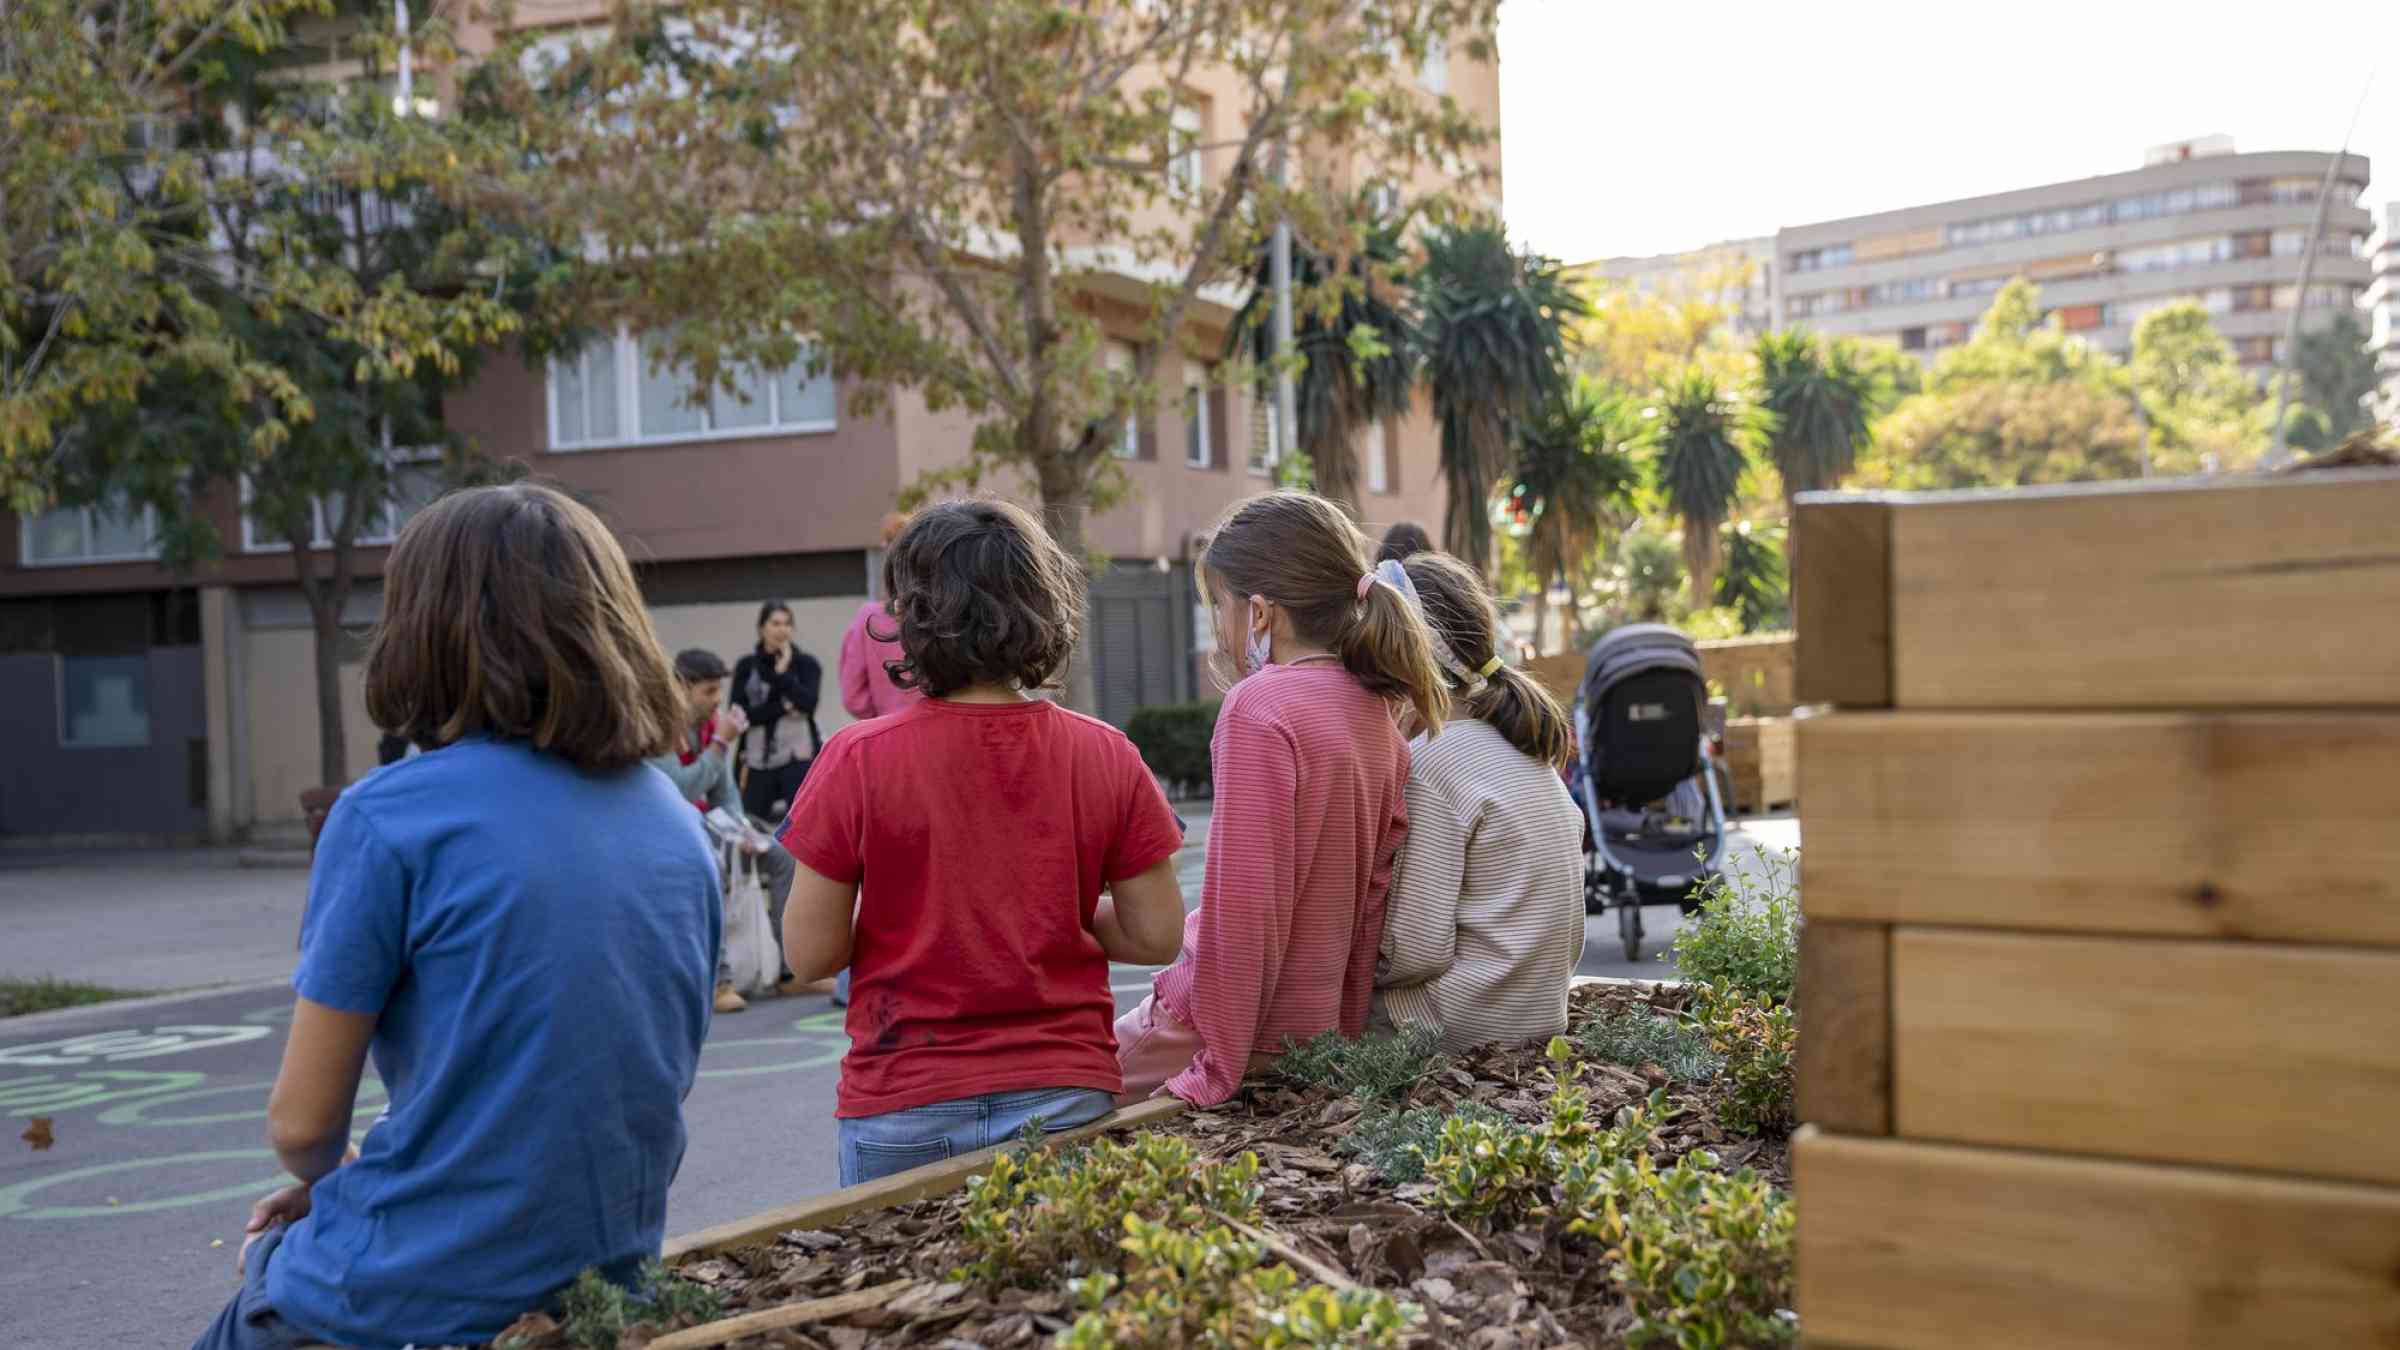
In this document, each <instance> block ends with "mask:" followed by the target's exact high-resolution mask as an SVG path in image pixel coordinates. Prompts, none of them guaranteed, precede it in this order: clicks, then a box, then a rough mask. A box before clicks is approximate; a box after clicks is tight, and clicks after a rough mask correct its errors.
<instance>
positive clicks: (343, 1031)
mask: <svg viewBox="0 0 2400 1350" xmlns="http://www.w3.org/2000/svg"><path fill="white" fill-rule="evenodd" d="M374 1034H375V1014H373V1013H350V1012H341V1011H339V1010H337V1009H334V1008H328V1007H326V1006H325V1005H324V1004H322V1003H312V1002H310V1001H309V1000H307V999H305V998H303V999H300V1000H299V1001H298V1002H297V1003H296V1004H294V1006H293V1008H292V1034H291V1039H290V1040H288V1041H286V1042H285V1043H284V1047H283V1067H282V1068H281V1069H280V1070H279V1071H277V1073H276V1075H275V1089H274V1091H273V1092H271V1093H270V1094H268V1096H267V1137H268V1140H269V1142H271V1143H272V1144H273V1145H274V1146H275V1156H276V1157H277V1158H278V1159H279V1160H281V1161H282V1163H283V1167H284V1170H285V1171H287V1172H290V1173H291V1174H292V1175H293V1176H295V1177H298V1178H299V1179H300V1181H301V1183H302V1184H303V1185H306V1184H308V1183H310V1182H313V1181H315V1180H316V1179H317V1178H319V1177H321V1176H324V1175H325V1174H326V1173H327V1172H330V1171H332V1170H333V1169H334V1168H335V1167H337V1166H339V1165H340V1164H341V1161H342V1153H343V1151H344V1150H345V1149H347V1148H348V1147H349V1146H350V1108H351V1106H352V1104H353V1103H355V1102H356V1101H357V1100H358V1080H359V1077H360V1075H361V1074H362V1073H364V1072H365V1069H366V1064H367V1042H368V1040H370V1039H371V1038H372V1037H373V1036H374Z"/></svg>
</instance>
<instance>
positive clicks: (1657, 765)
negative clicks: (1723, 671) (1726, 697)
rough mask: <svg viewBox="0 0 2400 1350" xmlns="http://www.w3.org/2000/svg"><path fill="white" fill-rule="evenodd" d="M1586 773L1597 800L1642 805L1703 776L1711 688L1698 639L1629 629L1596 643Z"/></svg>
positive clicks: (1665, 630) (1589, 678)
mask: <svg viewBox="0 0 2400 1350" xmlns="http://www.w3.org/2000/svg"><path fill="white" fill-rule="evenodd" d="M1582 693H1583V709H1584V714H1583V730H1584V731H1585V739H1584V744H1583V765H1584V774H1585V777H1586V782H1587V785H1588V787H1589V789H1590V791H1591V792H1592V793H1593V794H1594V798H1595V800H1596V801H1613V802H1617V803H1621V804H1623V805H1627V806H1637V807H1638V806H1641V805H1643V804H1646V803H1648V802H1652V801H1656V800H1658V799H1659V798H1661V797H1664V796H1666V795H1667V794H1668V793H1669V792H1671V791H1673V790H1674V788H1675V786H1676V785H1677V784H1679V783H1681V782H1683V781H1684V780H1686V779H1688V778H1690V777H1691V776H1692V775H1694V774H1696V773H1698V772H1699V771H1700V750H1699V744H1700V724H1701V710H1702V708H1703V707H1704V705H1706V703H1707V702H1708V682H1707V680H1706V679H1705V678H1704V677H1703V676H1702V674H1701V668H1700V651H1699V649H1698V648H1696V647H1694V646H1693V645H1692V640H1691V639H1690V638H1688V637H1686V636H1684V634H1683V633H1682V632H1681V631H1680V630H1678V629H1674V628H1669V627H1667V626H1666V625H1665V624H1655V623H1643V624H1629V625H1627V626H1626V627H1623V628H1618V629H1614V630H1611V631H1610V632H1609V633H1608V634H1607V635H1606V636H1604V637H1602V638H1601V639H1600V640H1599V641H1598V642H1596V643H1594V644H1592V656H1591V661H1590V663H1589V664H1588V665H1586V666H1585V668H1584V675H1583V691H1582Z"/></svg>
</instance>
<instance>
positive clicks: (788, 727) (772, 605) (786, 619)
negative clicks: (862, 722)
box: [733, 600, 824, 826]
mask: <svg viewBox="0 0 2400 1350" xmlns="http://www.w3.org/2000/svg"><path fill="white" fill-rule="evenodd" d="M823 679H824V671H823V670H822V669H821V668H820V667H819V666H818V665H817V661H816V658H815V657H813V656H810V655H809V654H808V653H806V652H804V651H802V650H800V648H799V647H798V646H797V645H795V644H794V643H793V642H792V607H791V606H790V605H787V604H785V603H783V602H782V601H781V600H769V601H768V602H766V603H765V604H763V605H760V606H759V607H758V646H757V648H756V649H755V650H753V651H752V652H751V653H750V654H749V655H748V656H745V657H743V658H742V659H741V660H740V661H738V662H736V663H735V664H734V667H733V702H734V704H735V706H737V707H739V708H740V709H741V710H742V713H743V715H744V716H746V717H748V718H749V719H750V729H749V730H748V731H745V732H743V733H742V809H743V810H744V811H747V812H748V813H750V814H751V815H753V816H756V817H758V818H759V819H760V820H763V821H766V822H768V824H769V825H771V826H781V825H782V824H783V817H784V813H785V812H787V811H789V810H791V807H792V798H793V797H795V796H797V795H799V792H800V784H801V781H802V780H803V779H805V778H807V777H808V766H809V763H810V762H811V761H812V760H814V759H815V758H816V755H817V747H818V746H819V745H820V744H821V743H822V742H821V740H820V738H819V737H818V735H817V686H818V685H819V684H820V683H821V682H822V681H823Z"/></svg>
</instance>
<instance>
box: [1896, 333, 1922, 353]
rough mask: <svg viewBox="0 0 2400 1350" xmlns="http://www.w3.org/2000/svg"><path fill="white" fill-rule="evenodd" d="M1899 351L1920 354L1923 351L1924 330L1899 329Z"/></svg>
mask: <svg viewBox="0 0 2400 1350" xmlns="http://www.w3.org/2000/svg"><path fill="white" fill-rule="evenodd" d="M1900 350H1902V351H1904V352H1921V351H1923V350H1925V330H1924V329H1922V328H1903V329H1901V330H1900Z"/></svg>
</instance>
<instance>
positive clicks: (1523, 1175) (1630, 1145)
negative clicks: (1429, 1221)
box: [1425, 1036, 1669, 1227]
mask: <svg viewBox="0 0 2400 1350" xmlns="http://www.w3.org/2000/svg"><path fill="white" fill-rule="evenodd" d="M1549 1054H1550V1064H1551V1067H1550V1068H1549V1069H1547V1070H1545V1071H1544V1072H1545V1075H1546V1076H1547V1077H1548V1078H1549V1080H1550V1118H1549V1119H1548V1120H1547V1121H1544V1122H1543V1123H1542V1124H1541V1125H1539V1126H1537V1127H1531V1128H1529V1127H1527V1126H1523V1125H1519V1124H1517V1123H1516V1122H1515V1121H1512V1120H1506V1119H1502V1120H1498V1121H1488V1120H1480V1121H1479V1120H1469V1119H1464V1118H1453V1119H1450V1120H1446V1121H1444V1122H1442V1132H1441V1138H1440V1141H1439V1144H1438V1146H1437V1148H1436V1150H1435V1152H1434V1153H1433V1154H1432V1156H1430V1157H1429V1158H1427V1160H1426V1163H1425V1179H1426V1180H1427V1181H1429V1182H1431V1183H1433V1187H1434V1193H1433V1203H1434V1205H1435V1206H1436V1207H1438V1208H1440V1209H1441V1210H1443V1211H1444V1212H1446V1213H1448V1214H1450V1215H1452V1216H1454V1217H1457V1218H1462V1219H1472V1220H1476V1221H1478V1222H1488V1223H1490V1224H1491V1225H1492V1226H1494V1227H1506V1226H1509V1225H1513V1224H1515V1223H1518V1222H1521V1221H1523V1220H1526V1219H1534V1218H1542V1217H1545V1216H1547V1215H1549V1214H1550V1213H1551V1205H1550V1197H1551V1195H1552V1193H1553V1191H1554V1189H1555V1187H1556V1185H1557V1183H1558V1179H1559V1178H1560V1177H1561V1176H1563V1175H1565V1174H1566V1173H1567V1172H1568V1171H1569V1170H1570V1169H1573V1168H1578V1167H1581V1168H1585V1169H1605V1168H1607V1167H1608V1166H1610V1165H1613V1164H1614V1163H1616V1162H1618V1161H1621V1160H1623V1159H1626V1158H1632V1157H1640V1156H1643V1155H1645V1154H1647V1153H1648V1152H1649V1151H1650V1150H1651V1149H1653V1148H1655V1147H1657V1146H1658V1132H1659V1129H1660V1127H1661V1126H1663V1125H1665V1124H1666V1121H1667V1116H1668V1114H1669V1113H1668V1110H1667V1104H1666V1094H1665V1093H1663V1092H1654V1093H1652V1094H1650V1099H1649V1100H1648V1101H1646V1102H1644V1103H1643V1104H1642V1105H1640V1106H1629V1107H1626V1108H1625V1109H1624V1110H1621V1111H1619V1112H1618V1113H1617V1116H1616V1120H1615V1122H1614V1123H1613V1124H1611V1125H1609V1126H1608V1127H1607V1128H1602V1127H1601V1126H1598V1125H1596V1124H1594V1123H1593V1122H1592V1119H1591V1094H1590V1093H1589V1092H1587V1091H1585V1090H1584V1089H1583V1088H1580V1087H1578V1086H1576V1085H1575V1083H1574V1082H1573V1081H1572V1079H1571V1077H1570V1075H1569V1072H1568V1070H1569V1066H1570V1065H1571V1064H1572V1063H1573V1062H1574V1051H1573V1049H1572V1047H1571V1046H1569V1044H1568V1043H1567V1039H1566V1037H1564V1036H1560V1037H1557V1038H1555V1039H1553V1040H1552V1041H1551V1042H1550V1052H1549Z"/></svg>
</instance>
